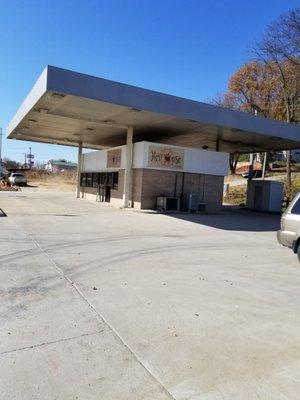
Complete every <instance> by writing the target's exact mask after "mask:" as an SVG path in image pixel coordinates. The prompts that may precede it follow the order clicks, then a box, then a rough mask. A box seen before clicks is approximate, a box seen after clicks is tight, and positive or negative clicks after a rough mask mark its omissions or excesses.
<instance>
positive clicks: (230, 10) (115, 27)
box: [0, 0, 299, 162]
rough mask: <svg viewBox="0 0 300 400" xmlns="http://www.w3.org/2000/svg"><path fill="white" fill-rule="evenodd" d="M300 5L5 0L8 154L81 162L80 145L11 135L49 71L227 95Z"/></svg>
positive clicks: (0, 98)
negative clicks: (273, 29)
mask: <svg viewBox="0 0 300 400" xmlns="http://www.w3.org/2000/svg"><path fill="white" fill-rule="evenodd" d="M298 6H299V0H297V1H294V0H251V1H241V0H211V1H202V0H107V1H104V0H98V1H96V0H85V1H76V0H72V1H69V0H64V1H61V0H51V1H50V0H49V1H45V0H34V1H33V0H26V1H20V0H9V1H4V0H0V10H1V11H0V15H1V25H0V29H1V31H0V127H2V128H3V140H2V144H3V146H2V147H3V149H2V157H9V158H11V159H14V160H18V161H23V160H24V153H28V152H29V146H30V147H31V148H32V153H33V154H35V159H36V161H39V162H43V161H48V160H50V159H53V158H54V159H56V158H66V159H68V160H71V161H75V160H76V149H75V148H69V147H64V146H57V145H46V144H38V143H32V142H25V141H24V142H23V141H16V140H8V139H6V128H7V125H8V123H9V122H10V120H11V119H12V117H13V115H14V114H15V112H16V110H17V109H18V107H19V106H20V105H21V103H22V101H23V100H24V98H25V96H26V95H27V93H28V92H29V91H30V89H31V87H32V86H33V84H34V82H35V81H36V79H37V78H38V76H39V75H40V73H41V72H42V70H43V69H44V67H45V66H46V65H54V66H57V67H61V68H67V69H71V70H74V71H78V72H82V73H86V74H91V75H95V76H100V77H103V78H107V79H111V80H115V81H119V82H123V83H128V84H132V85H137V86H140V87H144V88H147V89H152V90H157V91H161V92H165V93H169V94H173V95H176V96H182V97H186V98H191V99H194V100H199V101H209V99H210V98H212V97H213V96H215V95H216V94H218V93H222V92H224V91H225V90H226V87H227V82H228V80H229V78H230V76H231V75H232V74H233V73H234V72H235V71H236V70H237V69H238V68H239V67H240V66H241V65H242V64H243V63H244V62H246V61H247V60H249V59H251V57H252V54H251V48H252V47H253V45H254V44H255V42H256V41H258V40H259V39H260V38H261V36H262V34H263V32H264V31H265V29H266V27H267V26H268V25H269V24H270V23H271V22H272V21H274V20H276V19H277V18H278V16H279V15H280V14H281V13H282V12H286V11H288V10H289V9H291V8H295V7H298Z"/></svg>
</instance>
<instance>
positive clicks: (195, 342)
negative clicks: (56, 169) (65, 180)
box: [0, 188, 300, 400]
mask: <svg viewBox="0 0 300 400" xmlns="http://www.w3.org/2000/svg"><path fill="white" fill-rule="evenodd" d="M0 208H2V209H3V210H4V211H5V212H6V214H7V217H0V255H1V256H2V258H1V268H0V274H1V292H0V294H1V311H0V324H1V330H0V335H1V337H0V346H1V347H0V352H1V363H0V369H1V370H0V372H1V373H0V387H1V391H2V396H4V398H5V399H18V400H19V399H22V400H27V399H46V400H48V399H49V400H50V399H51V400H53V399H59V400H62V399H64V400H65V399H105V400H106V399H118V400H119V399H130V400H131V399H134V400H135V399H178V400H179V399H180V400H183V399H189V400H196V399H197V400H198V399H199V400H202V399H203V400H207V399H208V400H212V399H213V400H219V399H222V400H223V399H226V400H227V399H228V400H229V399H230V400H233V399H247V400H248V399H249V400H252V399H253V400H254V399H255V400H257V399H261V400H269V399H272V400H273V399H274V400H275V399H276V400H281V399H282V400H286V399H297V400H298V399H299V395H300V345H299V343H300V340H299V339H300V313H299V306H300V291H299V279H300V268H299V265H298V261H297V259H296V257H295V255H294V254H292V252H291V251H290V250H288V249H285V248H283V247H281V246H280V245H279V244H277V242H276V239H275V231H276V229H277V228H278V224H279V218H278V217H277V216H273V215H263V214H255V213H246V212H243V213H241V214H237V213H227V214H223V215H211V216H192V215H186V214H183V215H173V216H165V215H159V214H158V215H157V214H153V213H141V212H134V211H129V210H128V211H125V210H116V209H113V208H110V207H105V206H101V205H100V204H97V203H93V202H89V201H86V200H82V199H80V200H76V199H74V198H73V197H72V194H67V193H58V192H57V193H55V192H47V191H44V192H41V191H39V190H37V189H31V188H28V189H24V190H23V191H22V192H18V193H0Z"/></svg>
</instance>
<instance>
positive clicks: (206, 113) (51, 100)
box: [8, 66, 300, 152]
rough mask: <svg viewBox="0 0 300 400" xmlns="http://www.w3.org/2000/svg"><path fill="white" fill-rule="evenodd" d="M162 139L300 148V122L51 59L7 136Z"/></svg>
mask: <svg viewBox="0 0 300 400" xmlns="http://www.w3.org/2000/svg"><path fill="white" fill-rule="evenodd" d="M129 125H131V126H133V129H134V141H141V140H147V141H156V142H163V143H170V144H174V145H181V146H187V147H196V148H203V147H204V148H208V149H212V150H215V149H217V150H220V151H225V152H234V151H239V152H252V151H265V150H284V149H293V148H300V127H299V126H297V125H293V124H286V123H283V122H278V121H274V120H269V119H266V118H262V117H258V116H252V115H250V114H247V113H243V112H237V111H232V110H228V109H225V108H222V107H217V106H214V105H210V104H205V103H200V102H197V101H193V100H188V99H184V98H180V97H175V96H171V95H167V94H163V93H159V92H154V91H151V90H146V89H141V88H138V87H135V86H130V85H126V84H122V83H117V82H113V81H109V80H106V79H102V78H97V77H94V76H89V75H85V74H81V73H77V72H73V71H68V70H65V69H61V68H56V67H52V66H47V67H46V68H45V70H44V71H43V73H42V74H41V76H40V77H39V79H38V80H37V82H36V84H35V85H34V87H33V88H32V90H31V92H30V93H29V95H28V96H27V98H26V99H25V101H24V102H23V104H22V105H21V107H20V109H19V110H18V111H17V113H16V115H15V116H14V118H13V119H12V121H11V123H10V124H9V126H8V138H10V139H20V140H29V141H37V142H44V143H55V144H62V145H70V146H77V145H78V143H79V142H82V144H83V147H90V148H95V149H101V148H107V147H111V146H118V145H123V144H125V138H126V129H127V126H129Z"/></svg>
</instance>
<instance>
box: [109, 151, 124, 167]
mask: <svg viewBox="0 0 300 400" xmlns="http://www.w3.org/2000/svg"><path fill="white" fill-rule="evenodd" d="M121 160H122V149H116V150H108V151H107V163H106V167H107V168H121Z"/></svg>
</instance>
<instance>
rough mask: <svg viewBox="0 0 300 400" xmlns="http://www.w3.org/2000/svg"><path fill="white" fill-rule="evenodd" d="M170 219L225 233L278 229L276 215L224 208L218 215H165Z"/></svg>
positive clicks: (229, 207)
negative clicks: (221, 230)
mask: <svg viewBox="0 0 300 400" xmlns="http://www.w3.org/2000/svg"><path fill="white" fill-rule="evenodd" d="M166 215H168V216H169V217H172V218H178V219H181V220H184V221H189V222H193V223H196V224H200V225H206V226H210V227H212V228H217V229H223V230H227V231H249V232H272V231H273V232H275V231H277V230H278V229H280V218H281V216H280V215H278V214H271V213H263V212H255V211H250V210H246V209H243V208H237V207H232V206H224V207H223V211H222V212H221V213H220V214H188V213H178V214H177V213H174V214H166Z"/></svg>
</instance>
